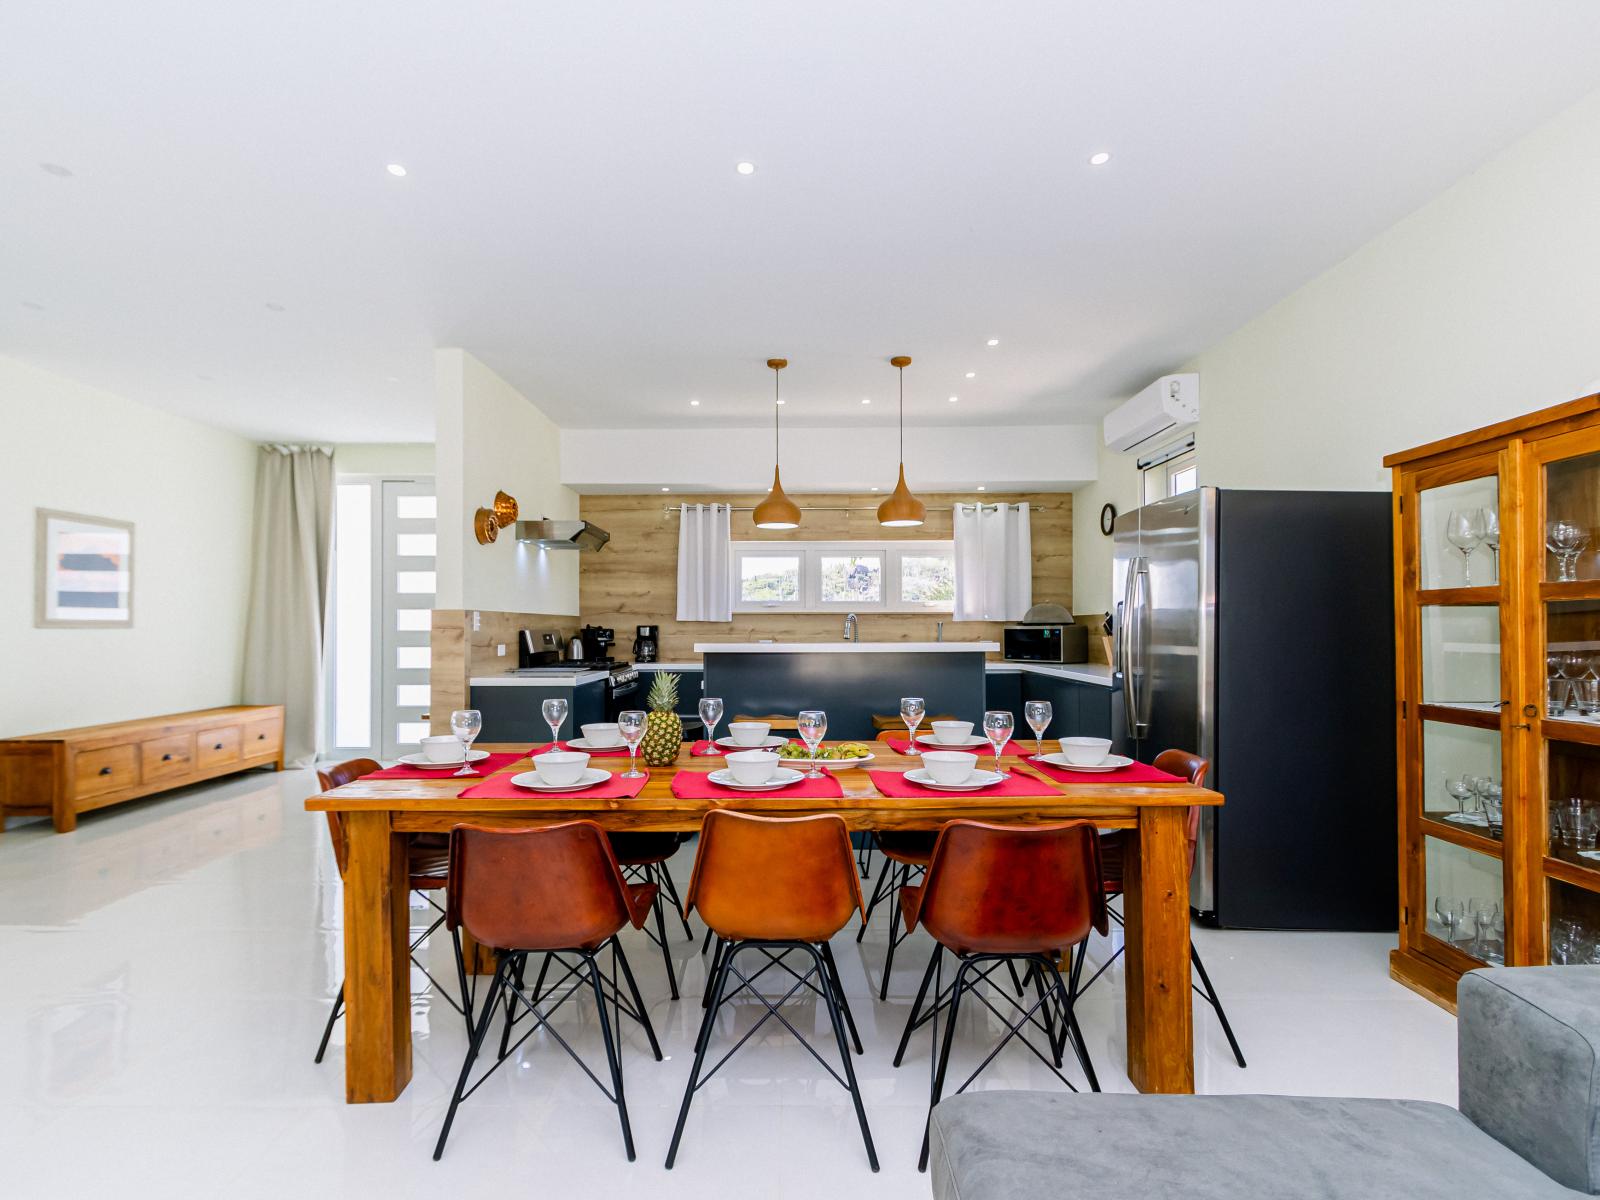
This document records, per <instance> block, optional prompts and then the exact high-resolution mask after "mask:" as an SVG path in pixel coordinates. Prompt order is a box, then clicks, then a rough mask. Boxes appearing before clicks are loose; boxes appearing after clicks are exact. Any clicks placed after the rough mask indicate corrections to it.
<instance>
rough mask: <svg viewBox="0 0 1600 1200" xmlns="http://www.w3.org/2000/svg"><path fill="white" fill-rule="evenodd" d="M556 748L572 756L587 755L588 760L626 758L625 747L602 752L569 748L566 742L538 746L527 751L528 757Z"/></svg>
mask: <svg viewBox="0 0 1600 1200" xmlns="http://www.w3.org/2000/svg"><path fill="white" fill-rule="evenodd" d="M558 747H559V748H560V749H562V750H571V751H572V752H573V753H574V754H587V755H588V756H589V757H590V758H616V757H617V756H618V755H621V756H622V757H623V758H627V757H628V748H627V747H626V746H607V747H606V748H605V749H604V750H585V749H584V748H583V747H581V746H569V745H567V743H566V742H551V743H549V744H548V745H545V746H540V747H539V748H538V749H537V750H530V751H528V757H529V758H532V757H534V755H536V754H549V753H550V751H552V750H554V749H556V748H558Z"/></svg>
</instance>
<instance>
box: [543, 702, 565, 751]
mask: <svg viewBox="0 0 1600 1200" xmlns="http://www.w3.org/2000/svg"><path fill="white" fill-rule="evenodd" d="M567 708H568V705H567V702H566V701H565V700H560V699H556V698H555V697H551V698H550V699H549V700H546V701H545V702H544V703H543V704H541V705H540V706H539V709H540V711H541V712H543V713H544V723H545V724H546V725H548V726H550V741H551V742H552V743H554V742H559V741H560V740H561V726H562V724H563V723H564V722H565V721H566V719H567Z"/></svg>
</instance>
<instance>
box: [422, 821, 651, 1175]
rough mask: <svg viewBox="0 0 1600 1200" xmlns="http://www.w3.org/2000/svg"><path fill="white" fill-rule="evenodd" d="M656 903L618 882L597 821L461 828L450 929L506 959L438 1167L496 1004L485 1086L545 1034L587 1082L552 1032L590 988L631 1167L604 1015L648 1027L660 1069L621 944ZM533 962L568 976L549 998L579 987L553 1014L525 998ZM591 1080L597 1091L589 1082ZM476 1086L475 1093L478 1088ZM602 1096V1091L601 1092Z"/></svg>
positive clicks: (450, 892)
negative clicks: (497, 1034) (604, 957)
mask: <svg viewBox="0 0 1600 1200" xmlns="http://www.w3.org/2000/svg"><path fill="white" fill-rule="evenodd" d="M655 895H656V886H655V884H653V883H650V884H633V883H629V882H627V880H625V879H624V878H623V877H622V868H621V867H620V866H619V865H618V864H617V858H616V855H615V854H613V853H612V851H611V843H610V842H609V841H607V840H606V835H605V831H604V830H602V829H601V828H600V826H598V825H596V824H595V823H594V822H593V821H568V822H566V823H565V824H561V825H551V826H547V827H545V828H542V829H489V828H484V827H482V826H477V825H457V826H456V827H455V828H454V829H452V830H451V831H450V883H449V886H448V887H447V888H446V891H445V896H446V917H445V920H446V921H447V922H448V924H449V926H450V929H451V931H452V932H457V931H459V930H461V929H465V930H466V931H467V932H468V933H470V934H471V935H472V936H473V937H474V938H475V939H476V940H477V941H478V942H479V943H481V944H482V945H485V946H492V947H494V948H495V949H496V950H499V951H500V952H501V954H500V965H499V968H498V969H497V970H496V972H495V976H494V982H493V983H491V984H490V986H489V993H488V995H487V996H486V997H485V999H484V1003H483V1011H482V1014H481V1015H480V1016H479V1018H478V1023H477V1028H476V1029H475V1030H474V1031H473V1034H472V1039H471V1041H470V1042H469V1043H468V1045H467V1055H466V1059H465V1060H464V1061H463V1062H462V1064H461V1075H460V1078H459V1079H458V1080H457V1081H456V1088H455V1092H454V1094H453V1095H452V1096H451V1098H450V1109H449V1111H448V1112H447V1113H446V1114H445V1119H444V1127H443V1128H442V1129H441V1130H440V1131H439V1142H438V1145H436V1146H435V1147H434V1151H433V1157H434V1160H435V1161H438V1159H439V1156H440V1155H442V1154H443V1153H444V1143H445V1139H446V1138H448V1137H449V1136H450V1126H451V1125H452V1124H453V1123H454V1122H455V1117H456V1109H457V1108H459V1107H460V1106H461V1101H462V1100H463V1099H464V1098H465V1094H466V1092H467V1090H468V1089H467V1079H468V1077H469V1076H470V1075H471V1073H472V1064H473V1062H474V1061H475V1060H476V1059H477V1057H478V1053H479V1051H480V1050H481V1049H482V1047H483V1040H484V1037H485V1035H486V1034H487V1033H488V1031H489V1022H490V1020H491V1019H492V1018H493V1016H494V1011H495V1005H496V1004H497V1003H499V1002H501V1001H504V1003H505V1006H506V1036H505V1037H503V1038H502V1040H501V1050H500V1053H499V1055H498V1056H497V1058H496V1060H495V1064H494V1066H492V1067H490V1068H489V1070H488V1071H486V1072H485V1073H484V1075H483V1077H482V1078H480V1079H479V1081H478V1082H479V1083H482V1082H483V1079H486V1078H488V1076H489V1075H490V1074H492V1073H493V1072H494V1071H495V1070H496V1069H497V1068H498V1067H499V1066H500V1064H501V1063H503V1062H505V1061H506V1059H507V1058H509V1057H510V1055H511V1054H512V1053H514V1052H515V1050H516V1049H517V1047H518V1046H521V1045H522V1043H523V1042H525V1041H526V1040H527V1039H528V1038H529V1037H531V1036H532V1035H533V1034H534V1033H536V1032H537V1031H538V1030H540V1029H547V1030H549V1031H550V1033H551V1034H552V1035H553V1039H554V1040H555V1041H556V1042H557V1044H559V1045H560V1046H561V1048H562V1049H563V1050H565V1051H566V1052H567V1054H568V1055H569V1056H570V1057H571V1058H572V1060H573V1061H574V1062H576V1063H577V1064H578V1065H579V1066H580V1067H582V1068H583V1069H584V1071H585V1072H588V1071H589V1068H588V1066H587V1065H585V1064H584V1062H583V1060H582V1059H580V1058H579V1057H578V1056H577V1054H576V1053H575V1052H574V1051H573V1050H572V1048H571V1047H570V1046H568V1045H567V1043H566V1042H565V1041H563V1040H562V1039H561V1037H560V1035H559V1034H556V1033H555V1030H554V1029H552V1028H551V1027H550V1024H549V1021H550V1017H551V1016H553V1015H554V1014H555V1012H556V1010H557V1009H559V1008H560V1007H561V1006H562V1005H563V1004H565V1003H566V1002H567V1001H568V1000H570V999H571V998H572V997H573V996H575V995H578V994H579V993H580V992H582V991H583V990H584V985H585V984H587V985H588V990H589V991H590V993H591V994H592V995H593V997H594V1001H595V1006H596V1008H597V1009H598V1011H599V1016H600V1037H601V1040H602V1041H603V1042H604V1043H605V1048H606V1063H607V1065H608V1066H609V1067H610V1069H611V1090H610V1091H609V1092H606V1096H607V1098H608V1099H610V1100H611V1101H612V1102H613V1103H614V1104H616V1106H617V1114H618V1117H619V1118H620V1120H621V1122H622V1142H623V1145H624V1146H625V1147H626V1149H627V1152H628V1161H630V1162H632V1161H633V1157H634V1153H633V1130H632V1128H631V1127H630V1126H629V1124H628V1104H627V1100H626V1098H625V1097H624V1096H623V1091H622V1032H621V1030H619V1029H613V1028H612V1025H611V1021H610V1019H609V1018H608V1016H607V1013H606V1006H607V1005H610V1006H611V1007H612V1009H613V1010H614V1011H616V1012H618V1013H619V1014H620V1013H626V1014H627V1015H628V1016H630V1017H632V1018H633V1019H634V1020H635V1021H637V1022H638V1023H639V1024H640V1025H641V1026H642V1027H643V1029H644V1032H645V1035H646V1036H647V1037H648V1038H649V1039H650V1049H651V1051H652V1052H653V1053H654V1054H655V1057H656V1061H657V1062H660V1061H661V1047H660V1045H659V1044H658V1043H657V1042H656V1034H655V1030H654V1029H653V1028H651V1026H650V1017H649V1014H648V1013H646V1011H645V1007H644V1000H643V998H642V997H641V996H640V995H639V986H638V984H637V983H635V982H634V978H633V971H632V970H631V969H630V968H629V966H628V958H627V955H625V954H624V953H623V951H622V944H621V942H619V941H618V940H617V934H618V933H619V932H620V931H621V929H622V927H623V926H624V925H629V924H631V925H632V926H633V927H634V928H635V929H643V928H644V921H645V918H646V917H647V916H648V915H649V913H650V905H651V903H652V901H654V899H655ZM607 948H609V949H610V951H611V964H612V966H611V975H610V976H609V977H607V976H606V974H605V972H604V971H603V970H602V968H601V965H600V962H599V954H600V952H601V951H602V950H605V949H607ZM530 952H532V953H540V952H543V953H547V954H550V955H554V956H556V957H557V958H558V959H559V960H560V961H562V963H563V966H565V967H566V971H567V974H566V975H565V976H563V977H562V979H560V980H558V981H557V983H556V984H555V985H554V987H553V988H552V989H551V994H553V993H554V991H555V988H559V987H560V986H561V985H562V984H563V983H564V982H565V981H566V979H567V978H569V977H570V978H574V979H575V982H574V984H573V986H572V987H571V988H570V989H568V991H567V992H566V993H565V994H563V995H561V996H560V997H559V998H557V999H556V1001H555V1003H554V1004H551V1003H548V1002H546V1003H545V1004H543V1005H540V1004H538V1003H537V1001H536V1000H534V999H530V998H529V997H528V996H526V995H524V994H523V991H522V986H521V981H522V973H523V969H524V967H525V965H526V961H527V956H528V954H529V953H530ZM569 957H570V958H576V959H577V960H578V961H577V963H576V964H575V965H568V964H566V962H565V960H566V958H569ZM622 983H626V984H627V987H628V993H627V995H624V994H623V993H622V991H621V987H620V985H621V984H622ZM523 1015H527V1016H530V1017H532V1019H533V1028H532V1029H530V1030H529V1031H528V1032H527V1033H526V1034H524V1035H523V1036H522V1037H521V1038H520V1039H519V1040H518V1041H517V1043H516V1046H510V1047H508V1046H507V1044H506V1042H507V1039H508V1038H509V1035H510V1030H511V1028H512V1026H513V1025H514V1024H515V1023H516V1021H517V1020H519V1019H520V1018H521V1017H522V1016H523ZM590 1078H591V1079H594V1080H595V1082H596V1084H600V1081H599V1079H598V1078H597V1077H595V1076H594V1075H593V1073H590ZM477 1086H478V1085H477V1084H474V1085H473V1088H474V1089H476V1087H477ZM600 1089H601V1091H602V1092H604V1091H605V1087H604V1085H603V1084H602V1085H600Z"/></svg>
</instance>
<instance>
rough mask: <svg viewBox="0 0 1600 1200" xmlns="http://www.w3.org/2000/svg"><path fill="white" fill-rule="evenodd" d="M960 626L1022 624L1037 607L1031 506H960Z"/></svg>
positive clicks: (957, 535)
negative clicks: (961, 622)
mask: <svg viewBox="0 0 1600 1200" xmlns="http://www.w3.org/2000/svg"><path fill="white" fill-rule="evenodd" d="M955 541H956V609H955V619H956V620H957V621H1020V620H1021V619H1022V616H1023V614H1024V613H1026V612H1027V611H1028V609H1029V608H1030V607H1032V605H1033V537H1032V534H1031V533H1030V532H1029V522H1028V506H1027V505H1026V504H987V505H985V504H958V505H956V506H955Z"/></svg>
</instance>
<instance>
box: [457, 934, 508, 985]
mask: <svg viewBox="0 0 1600 1200" xmlns="http://www.w3.org/2000/svg"><path fill="white" fill-rule="evenodd" d="M461 961H462V962H463V963H464V964H465V965H466V968H467V974H468V975H493V974H494V973H495V972H496V971H497V970H499V969H500V958H499V956H498V955H497V954H495V952H494V948H493V947H491V946H485V945H482V944H481V943H479V942H476V941H474V940H473V937H472V935H471V934H470V933H468V932H467V931H466V929H464V928H463V929H462V930H461Z"/></svg>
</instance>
